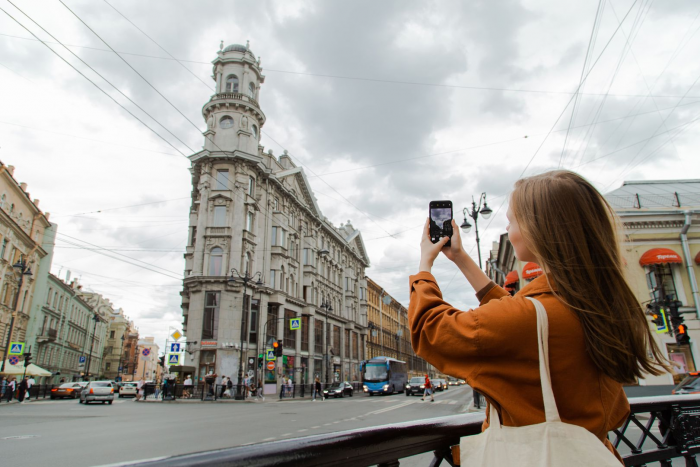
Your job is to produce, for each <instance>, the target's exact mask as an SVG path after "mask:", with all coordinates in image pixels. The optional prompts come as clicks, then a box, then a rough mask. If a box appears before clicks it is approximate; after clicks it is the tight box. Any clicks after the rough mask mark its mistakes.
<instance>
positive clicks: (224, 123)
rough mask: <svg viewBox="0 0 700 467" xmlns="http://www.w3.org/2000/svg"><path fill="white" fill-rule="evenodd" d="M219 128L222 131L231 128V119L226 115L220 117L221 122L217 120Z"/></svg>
mask: <svg viewBox="0 0 700 467" xmlns="http://www.w3.org/2000/svg"><path fill="white" fill-rule="evenodd" d="M219 126H220V127H221V128H222V129H224V130H226V129H228V128H233V118H231V117H229V116H228V115H225V116H223V117H221V120H219Z"/></svg>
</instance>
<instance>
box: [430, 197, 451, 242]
mask: <svg viewBox="0 0 700 467" xmlns="http://www.w3.org/2000/svg"><path fill="white" fill-rule="evenodd" d="M429 210H430V241H431V242H433V243H437V242H439V241H440V239H441V238H442V237H448V238H452V201H431V202H430V209H429ZM451 244H452V240H448V241H447V244H446V246H451Z"/></svg>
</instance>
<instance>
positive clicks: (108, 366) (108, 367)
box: [105, 362, 112, 371]
mask: <svg viewBox="0 0 700 467" xmlns="http://www.w3.org/2000/svg"><path fill="white" fill-rule="evenodd" d="M111 368H112V364H111V363H109V362H107V363H105V371H109V370H110V369H111Z"/></svg>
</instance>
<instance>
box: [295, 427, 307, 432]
mask: <svg viewBox="0 0 700 467" xmlns="http://www.w3.org/2000/svg"><path fill="white" fill-rule="evenodd" d="M305 431H309V430H308V429H307V428H304V429H303V430H297V433H303V432H305Z"/></svg>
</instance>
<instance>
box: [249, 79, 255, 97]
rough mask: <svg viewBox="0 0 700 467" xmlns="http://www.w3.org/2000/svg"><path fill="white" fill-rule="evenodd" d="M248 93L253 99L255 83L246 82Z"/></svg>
mask: <svg viewBox="0 0 700 467" xmlns="http://www.w3.org/2000/svg"><path fill="white" fill-rule="evenodd" d="M248 95H249V96H250V97H252V98H253V99H255V83H248Z"/></svg>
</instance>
